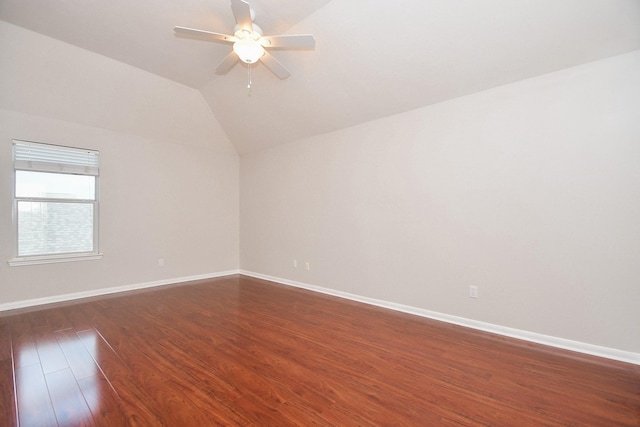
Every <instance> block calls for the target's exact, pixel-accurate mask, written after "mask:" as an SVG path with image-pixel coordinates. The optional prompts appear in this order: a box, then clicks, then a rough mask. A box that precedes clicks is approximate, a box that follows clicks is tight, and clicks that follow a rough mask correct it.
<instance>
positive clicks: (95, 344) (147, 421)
mask: <svg viewBox="0 0 640 427" xmlns="http://www.w3.org/2000/svg"><path fill="white" fill-rule="evenodd" d="M78 336H79V337H80V339H81V340H82V342H83V344H84V345H85V348H86V349H87V350H88V351H89V353H90V354H91V356H92V357H93V359H94V360H95V361H96V363H97V365H98V366H99V368H100V370H101V372H102V373H103V375H104V377H105V378H106V380H107V381H108V383H109V385H110V386H111V387H112V388H113V390H114V391H115V393H116V395H117V396H118V402H119V403H120V405H121V407H120V409H121V410H122V412H123V413H124V415H125V417H126V418H127V422H128V423H129V424H131V425H140V426H159V425H163V421H162V420H163V419H164V418H165V414H163V413H162V412H161V411H160V410H158V409H157V408H155V407H154V406H153V405H150V404H149V400H150V397H149V395H148V394H147V392H146V391H145V390H144V388H143V387H142V386H141V385H140V384H139V383H137V382H136V381H135V379H134V376H133V374H132V372H131V370H130V369H129V368H128V367H127V365H126V364H125V363H124V361H123V360H122V359H121V358H120V357H119V356H118V355H117V354H116V353H115V352H114V350H113V348H112V347H111V346H110V345H109V343H108V342H106V341H104V339H103V337H102V335H100V334H99V333H98V331H96V330H86V331H80V332H78Z"/></svg>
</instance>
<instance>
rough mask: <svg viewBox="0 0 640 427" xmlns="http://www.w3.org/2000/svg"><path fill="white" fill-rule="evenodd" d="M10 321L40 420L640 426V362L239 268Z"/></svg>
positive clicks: (19, 378) (30, 407)
mask: <svg viewBox="0 0 640 427" xmlns="http://www.w3.org/2000/svg"><path fill="white" fill-rule="evenodd" d="M5 319H6V320H7V322H6V324H8V325H9V326H10V329H11V330H10V336H11V340H12V341H13V352H12V354H11V357H12V359H13V360H16V361H18V360H19V361H20V363H19V366H17V367H16V390H17V395H18V404H19V417H20V420H23V415H24V416H25V417H27V416H29V417H32V418H29V419H27V418H24V419H25V422H31V421H34V420H37V422H36V424H35V425H40V424H42V425H47V423H50V422H51V415H52V414H53V409H52V408H53V407H54V406H56V405H62V403H61V401H59V400H56V399H57V398H54V396H67V397H66V399H67V400H68V401H69V402H71V403H67V405H68V406H67V407H68V408H71V410H70V411H68V414H69V415H67V416H65V417H62V416H61V417H62V419H63V420H65V419H66V420H71V419H72V418H71V417H72V415H70V414H71V413H75V412H78V414H79V415H77V416H78V417H79V418H78V419H79V420H80V419H82V420H89V421H88V422H89V423H90V424H93V425H145V426H156V425H181V426H190V425H194V426H201V425H238V426H251V425H254V426H265V425H277V426H288V425H292V426H293V425H305V426H306V425H319V426H337V425H340V426H342V425H362V426H374V425H406V426H415V425H434V426H435V425H452V426H454V425H455V426H486V425H524V426H527V425H531V426H539V425H548V426H565V425H620V426H636V427H637V426H639V425H640V366H637V365H630V364H626V363H621V362H615V361H611V360H605V359H601V358H597V357H591V356H587V355H582V354H577V353H573V352H569V351H566V350H559V349H554V348H550V347H545V346H541V345H537V344H533V343H528V342H524V341H519V340H514V339H510V338H506V337H502V336H496V335H493V334H489V333H485V332H480V331H474V330H470V329H466V328H462V327H458V326H455V325H450V324H445V323H442V322H437V321H432V320H429V319H424V318H419V317H416V316H412V315H409V314H405V313H397V312H393V311H390V310H386V309H382V308H379V307H372V306H369V305H365V304H360V303H356V302H353V301H345V300H342V299H339V298H336V297H331V296H328V295H321V294H317V293H313V292H310V291H305V290H301V289H294V288H290V287H286V286H282V285H277V284H273V283H270V282H266V281H263V280H259V279H253V278H248V277H245V276H229V277H225V278H219V279H212V280H204V281H197V282H193V283H188V284H179V285H176V286H166V287H162V288H158V289H154V290H141V291H135V292H131V293H127V294H122V295H111V296H108V297H105V298H92V299H90V300H87V301H78V302H76V303H74V304H69V303H66V304H64V305H62V306H55V307H52V308H50V309H47V308H44V309H43V308H39V309H38V310H34V311H23V312H19V313H15V315H10V316H8V317H6V318H5ZM0 325H1V323H0ZM2 333H3V332H2V329H1V326H0V339H2ZM53 343H55V345H53ZM34 349H35V352H34ZM1 355H2V353H1V352H0V356H1ZM60 356H62V358H61V357H60ZM41 363H42V366H41ZM0 369H2V365H0ZM5 369H6V368H5ZM43 370H44V372H45V373H46V378H47V380H49V381H51V384H52V385H53V387H54V388H53V393H54V394H53V395H52V400H56V401H55V402H54V403H53V405H52V403H51V402H49V403H48V405H49V408H50V410H47V409H46V405H47V403H46V402H47V396H45V395H44V394H43V393H42V385H41V383H43V382H44V374H43ZM0 372H1V371H0ZM54 380H57V381H54ZM0 381H3V382H4V383H6V382H8V381H9V379H2V376H1V373H0ZM74 382H75V388H73V387H71V389H69V390H66V391H65V389H56V388H55V387H57V386H59V385H60V384H67V383H68V384H74ZM38 384H40V385H38ZM32 386H35V389H34V390H35V391H36V392H37V391H38V390H40V392H39V393H40V394H39V395H38V393H36V395H35V396H34V397H33V398H30V399H27V398H26V396H27V395H26V394H24V393H25V389H26V388H27V387H29V389H30V387H32ZM60 387H62V386H60ZM44 390H45V391H46V390H47V389H46V384H45V389H44ZM65 393H66V394H65ZM80 397H82V399H83V400H84V402H86V403H85V407H84V409H83V406H82V405H81V404H80ZM36 402H44V406H45V409H36V408H35V406H34V405H36ZM20 408H22V409H20ZM73 408H76V409H73ZM23 409H24V411H23ZM23 412H24V413H23ZM65 413H67V412H65ZM88 414H89V415H88ZM54 423H55V418H54ZM26 425H29V424H26ZM51 425H55V424H51ZM60 425H62V423H61V424H60Z"/></svg>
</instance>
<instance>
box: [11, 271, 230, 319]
mask: <svg viewBox="0 0 640 427" xmlns="http://www.w3.org/2000/svg"><path fill="white" fill-rule="evenodd" d="M238 273H239V271H238V270H231V271H221V272H218V273H209V274H199V275H195V276H187V277H176V278H172V279H163V280H156V281H153V282H144V283H136V284H132V285H124V286H116V287H112V288H103V289H95V290H92V291H83V292H74V293H70V294H62V295H55V296H51V297H44V298H34V299H28V300H22V301H15V302H9V303H5V304H0V313H1V312H3V311H8V310H15V309H19V308H27V307H34V306H38V305H45V304H52V303H56V302H64V301H72V300H77V299H82V298H90V297H97V296H101V295H109V294H115V293H119V292H127V291H134V290H137V289H145V288H153V287H157V286H165V285H175V284H177V283H183V282H191V281H194V280H203V279H213V278H216V277H223V276H230V275H232V274H238Z"/></svg>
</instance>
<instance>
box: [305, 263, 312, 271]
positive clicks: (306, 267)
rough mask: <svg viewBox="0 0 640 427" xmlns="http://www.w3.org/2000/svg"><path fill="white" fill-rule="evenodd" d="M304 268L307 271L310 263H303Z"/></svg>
mask: <svg viewBox="0 0 640 427" xmlns="http://www.w3.org/2000/svg"><path fill="white" fill-rule="evenodd" d="M304 269H305V270H307V271H309V270H311V264H310V263H309V261H307V262H305V263H304Z"/></svg>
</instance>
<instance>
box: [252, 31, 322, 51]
mask: <svg viewBox="0 0 640 427" xmlns="http://www.w3.org/2000/svg"><path fill="white" fill-rule="evenodd" d="M260 43H262V45H263V46H264V47H308V48H314V47H316V40H315V39H314V38H313V36H312V35H311V34H292V35H284V36H263V37H261V38H260Z"/></svg>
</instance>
